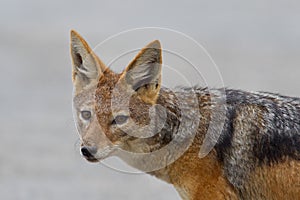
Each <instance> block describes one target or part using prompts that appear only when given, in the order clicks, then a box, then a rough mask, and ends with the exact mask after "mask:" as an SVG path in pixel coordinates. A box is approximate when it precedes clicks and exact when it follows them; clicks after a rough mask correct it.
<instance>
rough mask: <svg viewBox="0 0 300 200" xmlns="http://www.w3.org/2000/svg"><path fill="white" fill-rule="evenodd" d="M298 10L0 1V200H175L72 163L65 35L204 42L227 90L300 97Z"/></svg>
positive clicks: (157, 186)
mask: <svg viewBox="0 0 300 200" xmlns="http://www.w3.org/2000/svg"><path fill="white" fill-rule="evenodd" d="M299 7H300V3H299V2H297V1H271V0H269V1H260V0H253V1H248V2H243V1H232V0H230V1H194V2H184V1H172V2H169V3H167V2H162V1H129V2H126V1H77V0H76V1H71V0H68V1H34V0H30V1H21V0H11V1H1V2H0V27H1V28H0V44H1V45H0V61H1V72H0V76H1V78H0V82H1V84H0V91H1V94H0V102H1V104H0V105H1V115H0V121H1V126H0V133H1V135H0V199H3V200H17V199H18V200H19V199H22V200H25V199H26V200H27V199H28V200H40V199H44V200H48V199H72V200H81V199H89V200H96V199H132V200H135V199H136V200H138V199H144V200H147V199H149V200H150V199H179V197H178V195H177V194H176V192H175V190H174V189H173V188H172V187H171V186H169V185H167V184H165V183H163V182H161V181H159V180H157V179H155V178H153V177H150V176H149V175H143V174H139V175H129V174H124V173H120V172H116V171H114V170H111V169H108V168H106V167H104V166H103V165H101V164H88V163H87V162H86V161H84V160H83V159H82V158H81V157H80V155H79V153H78V148H77V147H78V145H77V146H76V142H77V140H78V137H77V133H76V130H75V128H74V123H73V120H72V109H71V94H72V83H71V62H70V56H69V31H70V29H76V30H78V31H79V32H80V33H81V34H82V35H84V37H85V38H86V39H87V40H88V41H89V43H90V44H91V45H92V46H95V45H96V44H98V43H99V42H101V41H103V40H104V39H106V38H107V37H108V36H110V35H112V34H115V33H118V32H120V31H123V30H126V29H130V28H136V27H144V26H158V27H166V28H172V29H175V30H178V31H181V32H184V33H186V34H188V35H190V36H192V37H193V38H195V39H196V40H197V41H198V42H199V43H201V44H202V45H204V47H205V48H206V49H207V50H208V52H209V53H210V54H211V56H212V57H213V59H214V60H215V62H216V63H217V65H218V66H219V70H220V72H221V74H222V77H223V80H224V83H225V85H226V86H228V87H230V88H240V89H244V90H267V91H272V92H279V93H282V94H285V95H291V96H300V84H299V76H300V56H299V52H300V26H299V20H300V12H299ZM145 42H148V41H145ZM174 43H176V41H174ZM111 48H114V47H111ZM115 48H117V47H115ZM186 52H187V53H188V54H189V53H190V54H193V53H195V52H189V49H186ZM104 59H105V58H104ZM124 64H125V63H124ZM200 70H201V69H200ZM165 77H166V78H168V79H172V77H168V76H165ZM111 162H114V160H112V161H111Z"/></svg>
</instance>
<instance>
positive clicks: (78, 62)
mask: <svg viewBox="0 0 300 200" xmlns="http://www.w3.org/2000/svg"><path fill="white" fill-rule="evenodd" d="M74 61H75V63H74V64H75V65H77V66H81V65H82V64H83V63H82V57H81V55H80V54H79V53H75V57H74Z"/></svg>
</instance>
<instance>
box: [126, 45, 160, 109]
mask: <svg viewBox="0 0 300 200" xmlns="http://www.w3.org/2000/svg"><path fill="white" fill-rule="evenodd" d="M161 65H162V53H161V45H160V42H159V41H158V40H155V41H153V42H151V43H150V44H148V45H147V46H146V47H144V48H143V49H142V50H141V51H140V52H139V53H138V55H137V56H136V57H135V58H134V59H133V60H132V61H131V63H130V64H129V65H128V67H127V68H126V69H125V71H124V72H123V77H124V79H125V80H126V83H127V84H128V85H129V86H130V87H131V88H132V89H133V90H135V91H136V92H137V93H138V95H139V96H140V97H141V98H142V99H143V100H144V101H145V102H148V103H153V104H154V103H155V102H156V99H157V96H158V93H159V90H160V87H161V68H162V67H161Z"/></svg>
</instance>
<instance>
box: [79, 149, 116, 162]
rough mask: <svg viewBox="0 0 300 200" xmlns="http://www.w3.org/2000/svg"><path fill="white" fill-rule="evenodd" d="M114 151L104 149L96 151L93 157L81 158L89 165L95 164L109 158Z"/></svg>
mask: <svg viewBox="0 0 300 200" xmlns="http://www.w3.org/2000/svg"><path fill="white" fill-rule="evenodd" d="M114 151H115V149H114V148H110V147H106V148H104V149H101V150H98V151H97V153H96V154H95V155H90V156H83V157H84V158H85V159H86V160H87V161H89V162H91V163H97V162H100V161H101V160H104V159H105V158H107V157H109V156H111V155H112V154H113V152H114Z"/></svg>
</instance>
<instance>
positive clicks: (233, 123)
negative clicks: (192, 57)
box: [196, 89, 300, 198]
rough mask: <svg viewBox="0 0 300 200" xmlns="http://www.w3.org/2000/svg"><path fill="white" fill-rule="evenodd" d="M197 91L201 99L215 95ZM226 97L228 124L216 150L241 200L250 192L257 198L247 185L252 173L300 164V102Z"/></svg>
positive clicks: (237, 93) (239, 94)
mask: <svg viewBox="0 0 300 200" xmlns="http://www.w3.org/2000/svg"><path fill="white" fill-rule="evenodd" d="M222 90H223V89H222ZM196 91H197V93H198V95H199V96H201V95H207V93H214V91H213V90H210V91H208V90H205V89H204V90H203V89H198V90H196ZM225 93H226V121H225V125H224V128H223V131H222V134H221V136H220V138H219V140H218V143H217V145H216V146H215V149H216V151H217V155H218V158H219V161H220V162H221V163H222V164H223V166H224V175H225V176H226V177H227V179H228V180H229V182H230V183H231V184H232V185H233V186H234V187H235V188H236V189H237V190H238V192H239V195H240V197H241V198H243V197H244V198H247V197H248V198H249V194H246V193H247V192H248V193H251V195H252V197H253V198H254V197H255V190H256V188H252V189H250V190H249V188H251V187H250V186H249V185H248V184H249V183H247V181H248V177H249V176H250V174H251V173H252V171H253V170H255V169H256V168H259V167H262V166H264V165H268V166H271V165H274V164H277V163H280V162H284V161H285V160H286V159H292V160H296V161H300V99H299V98H295V97H287V96H282V95H279V94H273V93H268V92H254V93H251V92H245V91H241V90H232V89H225ZM299 176H300V172H299ZM298 189H299V190H300V188H298ZM299 198H300V197H299Z"/></svg>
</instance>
